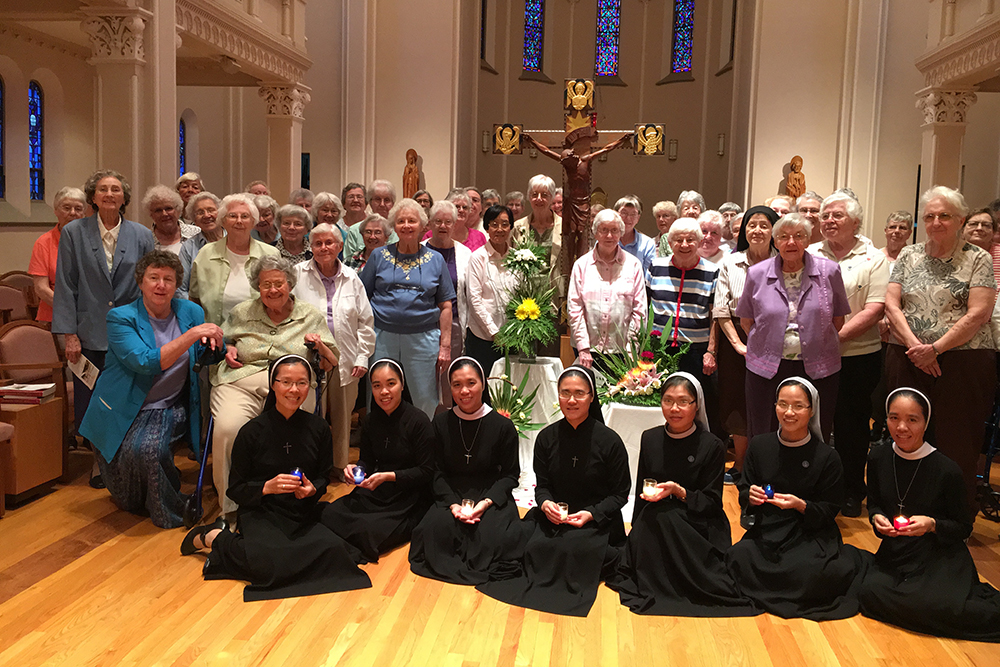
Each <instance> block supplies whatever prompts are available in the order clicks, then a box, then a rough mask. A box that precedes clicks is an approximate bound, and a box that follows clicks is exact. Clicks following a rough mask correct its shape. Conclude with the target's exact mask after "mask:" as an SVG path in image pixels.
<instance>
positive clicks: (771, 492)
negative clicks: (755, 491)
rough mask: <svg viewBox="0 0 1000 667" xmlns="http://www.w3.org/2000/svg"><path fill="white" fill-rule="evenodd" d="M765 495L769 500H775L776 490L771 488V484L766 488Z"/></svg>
mask: <svg viewBox="0 0 1000 667" xmlns="http://www.w3.org/2000/svg"><path fill="white" fill-rule="evenodd" d="M764 495H765V496H767V497H768V498H774V489H772V488H771V485H770V484H768V485H767V486H765V487H764Z"/></svg>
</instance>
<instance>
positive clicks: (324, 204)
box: [310, 192, 350, 245]
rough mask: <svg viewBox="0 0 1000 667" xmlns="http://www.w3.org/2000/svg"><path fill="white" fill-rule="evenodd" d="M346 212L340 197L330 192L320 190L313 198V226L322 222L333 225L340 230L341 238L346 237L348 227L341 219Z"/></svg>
mask: <svg viewBox="0 0 1000 667" xmlns="http://www.w3.org/2000/svg"><path fill="white" fill-rule="evenodd" d="M346 212H347V211H345V210H344V205H343V204H341V203H340V197H338V196H337V195H335V194H333V193H332V192H320V193H319V194H318V195H316V198H315V199H314V200H313V208H312V214H313V226H316V225H322V224H324V223H326V224H328V225H333V226H334V227H336V228H338V229H339V230H340V234H341V238H346V237H347V232H348V230H349V229H350V227H349V226H348V225H346V224H344V221H343V218H344V213H346ZM310 245H311V244H310Z"/></svg>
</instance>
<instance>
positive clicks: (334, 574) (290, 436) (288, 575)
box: [181, 354, 371, 602]
mask: <svg viewBox="0 0 1000 667" xmlns="http://www.w3.org/2000/svg"><path fill="white" fill-rule="evenodd" d="M312 372H313V371H312V368H311V367H310V366H309V364H308V363H307V362H306V360H305V359H303V358H302V357H299V356H296V355H293V354H290V355H287V356H284V357H281V358H280V359H278V360H276V361H275V362H274V364H272V366H271V372H270V382H269V388H270V391H269V393H268V397H267V401H266V403H265V407H264V411H263V412H262V413H261V414H260V416H258V417H255V418H253V419H251V420H250V421H249V422H247V423H246V424H245V425H244V426H243V428H241V429H240V432H239V435H238V436H236V442H235V443H234V444H233V467H232V473H231V475H230V487H229V491H228V493H229V495H230V496H232V498H233V499H235V500H236V501H237V502H239V505H240V509H239V526H238V530H237V531H236V532H230V531H229V530H226V528H227V527H228V526H227V523H226V521H225V520H224V519H220V520H218V521H216V522H215V523H213V524H210V525H208V526H198V527H196V528H192V529H191V531H190V532H189V533H188V534H187V536H186V537H185V538H184V541H183V542H182V543H181V555H184V556H189V555H192V554H194V553H196V552H197V551H203V550H206V549H211V553H210V554H208V560H207V562H206V563H205V566H204V569H203V574H204V576H205V579H244V580H247V581H249V582H250V585H248V586H247V587H246V588H244V589H243V600H244V601H246V602H251V601H255V600H272V599H277V598H285V597H297V596H301V595H318V594H321V593H334V592H337V591H346V590H354V589H358V588H370V587H371V581H370V580H369V579H368V575H366V574H365V573H364V572H362V571H361V570H360V569H359V568H358V566H357V563H358V562H360V560H361V554H360V553H358V552H357V550H356V549H354V548H353V547H351V546H350V545H348V544H347V543H346V542H344V540H343V539H342V538H341V537H339V536H338V535H336V534H335V533H334V532H332V531H331V530H330V529H329V528H327V527H326V526H324V525H323V524H322V523H320V521H319V518H320V515H321V512H322V508H323V507H324V506H325V504H326V503H323V502H322V501H321V500H320V499H321V498H322V497H323V494H324V493H326V489H327V485H328V484H329V482H330V481H331V479H332V475H333V474H335V470H334V467H333V460H332V458H331V453H330V428H329V427H328V426H327V425H326V423H325V422H324V421H323V419H322V418H320V417H318V416H316V415H314V414H312V413H310V412H306V411H305V410H302V409H300V408H301V407H302V405H303V403H305V400H306V397H307V396H309V394H310V393H311V390H310V388H309V385H310V383H311V381H312ZM296 471H297V474H296ZM336 472H339V471H336Z"/></svg>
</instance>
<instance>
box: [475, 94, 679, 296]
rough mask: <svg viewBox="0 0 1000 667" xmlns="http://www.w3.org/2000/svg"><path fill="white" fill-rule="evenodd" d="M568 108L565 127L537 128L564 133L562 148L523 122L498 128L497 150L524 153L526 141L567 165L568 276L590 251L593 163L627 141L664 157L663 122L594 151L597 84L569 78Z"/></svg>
mask: <svg viewBox="0 0 1000 667" xmlns="http://www.w3.org/2000/svg"><path fill="white" fill-rule="evenodd" d="M563 111H564V112H565V114H564V118H565V122H564V128H563V130H531V132H533V133H537V134H559V133H560V132H562V133H563V134H564V136H563V142H562V146H560V147H558V148H559V149H560V151H557V150H553V149H552V148H550V147H548V146H546V145H544V144H542V143H539V142H538V141H537V140H535V138H534V137H532V136H531V135H530V134H529V133H528V132H526V131H524V129H523V126H522V125H514V124H511V123H504V124H499V125H494V126H493V153H494V154H497V153H499V154H502V155H512V154H520V153H521V152H522V144H524V143H527V144H528V145H529V147H530V148H535V149H536V150H538V151H539V152H540V153H541V154H542V155H544V156H546V157H548V158H552V159H553V160H555V161H557V162H559V163H560V164H561V165H562V167H563V215H562V247H563V248H564V249H565V251H566V252H565V253H564V263H563V266H560V267H559V272H560V273H561V274H562V275H563V277H564V278H566V277H568V276H569V273H570V271H571V270H572V268H573V264H574V263H575V262H576V260H577V259H578V258H579V257H580V256H581V255H584V254H586V253H587V252H588V251H589V250H590V176H591V173H590V167H591V163H592V161H593V159H594V158H596V157H599V156H601V155H604V154H606V153H609V152H610V151H613V150H615V149H616V148H620V147H622V146H624V145H625V144H630V145H631V146H632V151H633V153H635V154H636V155H663V125H662V124H656V123H638V124H636V125H635V127H634V129H633V130H613V131H612V132H613V133H615V134H617V133H618V132H624V134H623V136H622V137H620V138H619V139H617V140H616V141H613V142H611V143H610V144H607V145H606V146H604V147H603V148H599V149H597V150H594V151H592V150H591V144H592V143H593V141H594V139H596V138H597V114H596V113H595V112H594V82H593V81H592V80H589V79H566V87H565V90H564V91H563Z"/></svg>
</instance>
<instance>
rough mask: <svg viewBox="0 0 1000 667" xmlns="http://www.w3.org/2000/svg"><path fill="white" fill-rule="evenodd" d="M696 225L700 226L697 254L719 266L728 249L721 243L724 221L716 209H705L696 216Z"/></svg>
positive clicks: (724, 226)
mask: <svg viewBox="0 0 1000 667" xmlns="http://www.w3.org/2000/svg"><path fill="white" fill-rule="evenodd" d="M698 226H699V227H701V235H702V236H701V243H699V244H698V254H699V255H701V257H703V258H704V259H705V260H706V261H708V262H711V263H712V264H715V265H716V266H719V265H720V264H722V259H723V258H724V257H725V256H726V254H727V252H728V250H727V249H726V248H725V246H723V245H722V235H723V232H725V230H726V223H725V221H724V220H723V218H722V214H721V213H719V212H718V211H705V212H704V213H702V214H701V215H699V216H698Z"/></svg>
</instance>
